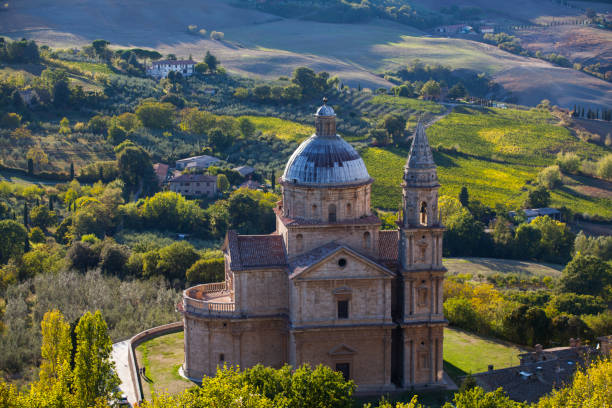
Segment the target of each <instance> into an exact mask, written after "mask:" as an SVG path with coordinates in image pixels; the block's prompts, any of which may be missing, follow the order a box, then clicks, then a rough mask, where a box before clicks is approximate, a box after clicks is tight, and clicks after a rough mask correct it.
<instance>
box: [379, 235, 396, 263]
mask: <svg viewBox="0 0 612 408" xmlns="http://www.w3.org/2000/svg"><path fill="white" fill-rule="evenodd" d="M378 236H379V238H378V258H379V259H380V260H382V261H398V256H399V247H398V241H399V231H398V230H389V231H379V232H378Z"/></svg>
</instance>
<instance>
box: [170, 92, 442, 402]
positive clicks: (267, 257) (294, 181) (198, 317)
mask: <svg viewBox="0 0 612 408" xmlns="http://www.w3.org/2000/svg"><path fill="white" fill-rule="evenodd" d="M315 124H316V132H315V134H314V135H313V136H311V137H310V138H309V139H307V140H306V141H304V142H303V143H302V144H301V145H300V146H299V147H298V149H297V150H296V151H295V152H294V154H293V155H292V156H291V158H290V159H289V161H288V163H287V166H286V168H285V172H284V174H283V176H282V177H281V179H280V184H281V188H282V200H281V201H279V203H278V205H277V207H276V208H275V209H274V211H275V214H276V231H275V232H274V233H272V234H270V235H239V234H237V233H236V232H235V231H229V232H228V234H227V236H226V239H225V244H224V247H223V251H224V256H225V281H224V282H219V283H212V284H204V285H198V286H194V287H191V288H189V289H187V290H185V291H184V294H183V299H182V302H181V303H180V305H179V308H180V310H181V312H182V313H183V320H184V328H185V362H184V367H183V368H184V371H185V373H186V374H187V375H188V376H190V377H195V378H200V377H202V376H204V375H214V374H215V372H216V369H217V367H218V366H221V365H223V364H228V365H239V366H240V367H242V368H246V367H251V366H253V365H256V364H258V363H261V364H264V365H266V366H272V367H281V366H282V365H283V364H285V363H288V364H291V365H292V366H294V367H297V366H300V365H302V364H305V363H310V364H311V365H313V366H314V365H317V364H319V363H322V364H326V365H328V366H330V367H331V368H333V369H335V370H338V371H341V372H342V373H343V375H344V376H345V377H346V378H350V379H352V380H354V381H355V383H356V385H357V390H358V392H381V391H389V390H393V389H396V388H407V387H411V386H424V385H442V381H443V380H442V374H443V371H442V340H443V328H444V326H445V325H446V320H445V319H444V315H443V311H442V282H443V279H444V271H445V269H444V267H443V265H442V233H443V226H442V225H441V224H440V221H439V216H438V188H439V183H438V178H437V173H436V166H435V164H434V161H433V156H432V154H431V149H430V147H429V143H428V141H427V136H426V135H425V129H424V127H423V125H422V124H419V125H418V126H417V130H416V132H415V136H414V140H413V144H412V148H411V150H410V155H409V157H408V160H407V162H406V165H405V167H404V178H403V183H402V186H403V210H402V211H401V217H400V218H401V219H400V220H398V229H396V230H390V231H389V230H387V231H383V230H381V229H380V227H381V221H380V220H379V218H378V217H376V216H375V215H374V214H373V213H372V211H371V207H370V197H371V186H372V183H373V180H372V178H371V177H370V176H369V174H368V172H367V169H366V167H365V164H364V162H363V160H362V159H361V157H360V156H359V154H358V153H357V152H356V151H355V150H354V149H353V147H352V146H351V145H349V144H348V143H347V142H345V141H344V140H343V139H342V138H341V137H340V136H339V135H337V134H336V115H335V113H334V111H333V109H332V108H331V107H329V106H327V105H325V104H324V105H323V106H321V107H320V108H319V109H318V111H317V113H316V114H315Z"/></svg>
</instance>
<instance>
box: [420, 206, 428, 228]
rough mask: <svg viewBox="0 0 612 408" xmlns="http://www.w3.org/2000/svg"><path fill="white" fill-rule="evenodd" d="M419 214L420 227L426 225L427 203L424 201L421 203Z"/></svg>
mask: <svg viewBox="0 0 612 408" xmlns="http://www.w3.org/2000/svg"><path fill="white" fill-rule="evenodd" d="M419 213H420V215H421V225H427V203H426V202H425V201H423V202H422V203H421V210H420V211H419Z"/></svg>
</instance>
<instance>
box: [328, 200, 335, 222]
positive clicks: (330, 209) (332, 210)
mask: <svg viewBox="0 0 612 408" xmlns="http://www.w3.org/2000/svg"><path fill="white" fill-rule="evenodd" d="M327 213H328V216H327V220H328V221H329V222H336V204H330V205H329V207H327Z"/></svg>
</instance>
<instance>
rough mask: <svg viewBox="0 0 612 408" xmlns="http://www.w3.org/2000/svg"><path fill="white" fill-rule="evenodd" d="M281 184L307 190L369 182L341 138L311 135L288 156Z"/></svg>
mask: <svg viewBox="0 0 612 408" xmlns="http://www.w3.org/2000/svg"><path fill="white" fill-rule="evenodd" d="M282 180H283V181H284V182H287V183H292V184H298V185H307V186H314V187H316V186H321V187H330V186H342V185H352V184H362V183H368V182H370V181H372V179H371V178H370V175H369V174H368V170H367V169H366V166H365V163H364V162H363V160H362V159H361V157H360V156H359V154H358V153H357V151H355V149H354V148H353V146H351V145H350V144H348V143H347V142H346V141H344V139H342V138H341V137H340V136H338V135H336V136H334V137H321V136H317V135H316V134H315V135H312V136H310V137H309V138H308V139H307V140H305V141H304V142H303V143H302V144H301V145H300V146H299V147H298V148H297V150H296V151H295V152H294V153H293V155H291V158H289V161H288V162H287V166H286V167H285V172H284V173H283V177H282Z"/></svg>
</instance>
